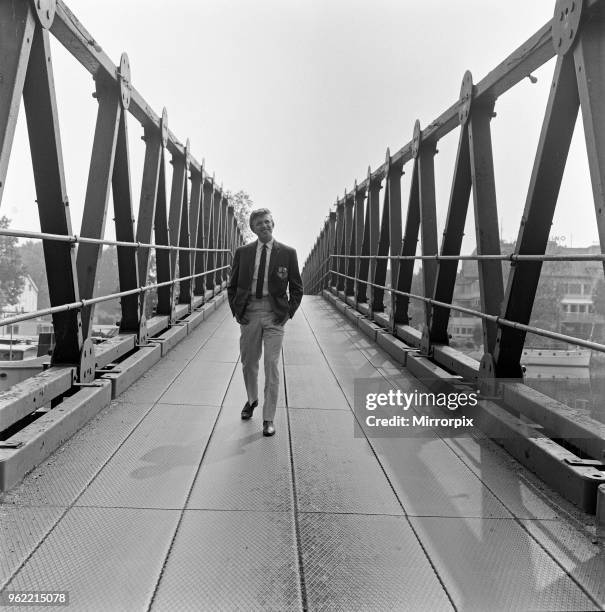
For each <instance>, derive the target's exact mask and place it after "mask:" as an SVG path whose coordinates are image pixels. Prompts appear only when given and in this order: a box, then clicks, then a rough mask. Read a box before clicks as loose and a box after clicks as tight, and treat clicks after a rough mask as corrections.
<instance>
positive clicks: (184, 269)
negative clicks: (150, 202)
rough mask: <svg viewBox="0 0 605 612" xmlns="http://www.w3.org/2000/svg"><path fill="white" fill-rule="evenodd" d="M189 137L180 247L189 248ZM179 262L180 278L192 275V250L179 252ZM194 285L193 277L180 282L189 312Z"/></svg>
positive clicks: (180, 297)
mask: <svg viewBox="0 0 605 612" xmlns="http://www.w3.org/2000/svg"><path fill="white" fill-rule="evenodd" d="M190 147H191V145H190V143H189V139H187V143H186V144H185V156H184V157H185V170H184V180H183V196H182V200H181V202H182V204H181V225H180V230H179V242H178V245H179V247H181V248H183V249H188V248H189V247H190V245H191V227H190V225H189V221H190V218H191V213H190V211H189V189H188V176H187V173H188V172H189V168H190V164H191V160H190V158H189V151H190V150H191V148H190ZM178 262H179V274H178V276H179V277H180V278H184V277H187V276H190V275H191V270H192V267H191V251H186V250H182V251H179V252H178ZM192 287H193V283H192V282H191V279H187V280H183V281H180V282H179V298H178V299H179V304H189V312H191V303H192V293H193V291H192Z"/></svg>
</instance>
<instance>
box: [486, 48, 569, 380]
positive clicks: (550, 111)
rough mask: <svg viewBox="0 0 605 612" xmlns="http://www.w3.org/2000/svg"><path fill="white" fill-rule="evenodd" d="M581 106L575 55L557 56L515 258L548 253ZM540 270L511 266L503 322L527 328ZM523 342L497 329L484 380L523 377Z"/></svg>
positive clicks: (529, 264)
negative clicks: (491, 356) (492, 352)
mask: <svg viewBox="0 0 605 612" xmlns="http://www.w3.org/2000/svg"><path fill="white" fill-rule="evenodd" d="M579 104H580V101H579V98H578V88H577V83H576V75H575V66H574V61H573V56H572V55H570V54H566V55H559V57H558V58H557V65H556V67H555V74H554V78H553V86H552V88H551V90H550V95H549V98H548V104H547V108H546V113H545V117H544V122H543V124H542V132H541V134H540V139H539V141H538V149H537V152H536V158H535V161H534V167H533V170H532V175H531V179H530V184H529V190H528V194H527V199H526V202H525V210H524V211H523V221H522V223H521V227H520V229H519V234H518V237H517V242H516V244H515V254H517V255H543V254H544V253H545V252H546V245H547V242H548V235H549V232H550V227H551V224H552V218H553V214H554V210H555V205H556V202H557V197H558V195H559V189H560V187H561V180H562V177H563V170H564V168H565V162H566V161H567V154H568V152H569V146H570V144H571V138H572V135H573V130H574V126H575V123H576V118H577V115H578V108H579ZM541 269H542V262H541V261H517V262H515V263H514V264H513V265H511V271H510V274H509V277H508V285H507V288H506V294H505V298H504V308H503V316H504V318H505V319H508V320H511V321H517V322H519V323H523V324H528V323H529V319H530V316H531V310H532V306H533V303H534V298H535V295H536V290H537V288H538V281H539V280H540V271H541ZM524 342H525V332H524V331H522V330H518V329H513V328H511V327H500V328H499V330H498V335H497V339H496V346H495V350H494V359H493V361H494V363H493V364H491V363H489V362H486V363H482V369H483V372H484V376H485V377H486V378H490V377H492V376H494V375H496V376H497V377H499V378H500V377H505V378H521V377H522V376H523V372H522V370H521V365H520V360H521V354H522V351H523V344H524Z"/></svg>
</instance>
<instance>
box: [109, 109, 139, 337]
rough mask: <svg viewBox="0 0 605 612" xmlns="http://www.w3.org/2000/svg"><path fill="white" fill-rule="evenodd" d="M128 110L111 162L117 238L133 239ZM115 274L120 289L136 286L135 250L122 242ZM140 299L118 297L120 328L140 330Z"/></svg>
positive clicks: (128, 330) (136, 296) (137, 332)
mask: <svg viewBox="0 0 605 612" xmlns="http://www.w3.org/2000/svg"><path fill="white" fill-rule="evenodd" d="M126 117H127V113H125V112H122V113H121V114H120V125H119V128H118V140H117V143H116V153H115V160H114V164H113V176H112V179H111V184H112V187H113V209H114V214H115V228H116V239H117V240H120V241H124V242H134V240H135V236H134V217H133V213H132V192H131V187H130V162H129V154H128V128H127V122H126ZM117 254H118V274H119V278H120V291H129V290H131V289H136V288H137V287H138V286H139V272H138V262H137V253H136V251H135V250H134V249H132V248H130V247H125V246H119V247H117ZM140 301H141V300H140V299H139V296H138V295H137V294H134V295H126V296H124V297H122V298H120V305H121V310H122V317H121V320H120V331H121V332H134V333H136V334H137V335H138V334H139V331H140V326H141V318H140Z"/></svg>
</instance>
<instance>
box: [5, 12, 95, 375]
mask: <svg viewBox="0 0 605 612" xmlns="http://www.w3.org/2000/svg"><path fill="white" fill-rule="evenodd" d="M16 4H18V5H23V6H25V3H21V2H19V3H16ZM2 6H3V7H4V6H5V4H4V3H2ZM28 15H29V13H28ZM29 19H30V17H29V16H28V18H27V20H28V23H29ZM26 31H29V30H28V29H27V28H26ZM24 35H25V34H24ZM30 35H31V34H30ZM21 57H22V60H23V61H26V59H25V58H24V56H23V54H21ZM50 59H51V58H50V41H49V37H48V32H47V31H46V30H42V29H40V28H37V29H36V32H35V35H34V36H33V41H32V47H31V54H30V57H29V64H28V67H27V75H26V78H25V83H24V87H23V103H24V107H25V115H26V119H27V130H28V134H29V143H30V150H31V156H32V164H33V170H34V182H35V185H36V197H37V202H38V213H39V215H40V229H41V231H42V232H48V233H51V234H63V235H70V234H72V229H71V219H70V215H69V202H68V199H67V192H66V188H65V176H64V172H63V154H62V151H61V139H60V135H59V120H58V115H57V104H56V100H55V87H54V78H53V73H52V63H51V61H50ZM3 61H4V60H3ZM9 63H10V62H9ZM17 72H18V73H19V75H18V76H17V79H16V82H15V83H14V84H13V87H14V88H18V87H19V86H20V85H19V82H18V81H19V80H20V73H21V69H19V70H18V71H17ZM10 85H11V84H10V83H6V88H7V89H8V88H9V87H10ZM2 89H4V87H3V88H2ZM5 131H6V130H5ZM3 153H4V152H3ZM42 245H43V249H44V263H45V266H46V277H47V279H48V291H49V296H50V305H51V306H60V305H62V304H65V303H69V302H75V301H78V300H79V299H80V292H79V289H78V276H77V272H76V258H75V253H74V249H73V248H72V245H70V244H68V243H65V242H55V241H51V240H44V241H43V242H42ZM53 326H54V332H55V349H54V352H53V355H52V363H53V364H63V363H69V364H78V363H80V362H81V352H82V348H83V336H82V319H81V316H80V313H79V312H78V311H67V312H62V313H56V314H54V315H53Z"/></svg>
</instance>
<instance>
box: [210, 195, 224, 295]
mask: <svg viewBox="0 0 605 612" xmlns="http://www.w3.org/2000/svg"><path fill="white" fill-rule="evenodd" d="M224 197H225V196H224V194H223V191H222V189H219V191H218V197H216V196H215V198H214V212H215V213H216V216H215V220H216V224H215V225H214V228H213V229H214V248H215V249H222V248H223V225H224V224H223V216H224V215H223V200H224ZM222 263H223V257H222V253H219V252H218V251H217V253H216V256H215V258H214V265H215V267H216V268H217V270H216V272H214V274H212V278H213V282H214V292H215V293H216V291H217V287H218V286H220V284H221V282H222V275H221V271H220V270H219V269H218V268H220V267H221V265H222Z"/></svg>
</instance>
